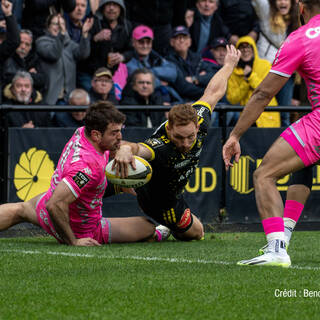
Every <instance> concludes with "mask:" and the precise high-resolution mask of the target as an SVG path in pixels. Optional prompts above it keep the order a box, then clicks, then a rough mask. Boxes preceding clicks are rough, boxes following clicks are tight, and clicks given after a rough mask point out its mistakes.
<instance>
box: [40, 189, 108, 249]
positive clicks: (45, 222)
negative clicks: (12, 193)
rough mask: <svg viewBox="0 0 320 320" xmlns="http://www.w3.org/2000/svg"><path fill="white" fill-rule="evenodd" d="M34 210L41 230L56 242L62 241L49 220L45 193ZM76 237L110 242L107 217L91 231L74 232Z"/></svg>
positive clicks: (101, 242)
mask: <svg viewBox="0 0 320 320" xmlns="http://www.w3.org/2000/svg"><path fill="white" fill-rule="evenodd" d="M36 212H37V218H38V222H39V224H40V226H41V228H42V229H43V230H45V231H46V232H47V233H48V234H50V235H51V236H53V237H55V238H56V239H57V240H58V242H60V243H64V241H63V240H62V239H61V237H60V236H59V234H58V233H57V232H56V230H55V228H54V226H53V223H52V221H51V218H50V215H49V213H48V211H47V210H46V197H45V194H44V195H43V196H42V197H41V198H40V199H39V200H38V202H37V204H36ZM75 236H76V238H78V239H80V238H87V237H90V238H93V239H95V240H97V241H98V242H99V243H100V244H110V243H111V225H110V221H109V220H108V219H107V218H101V220H100V221H99V223H98V224H97V226H96V227H95V228H94V230H93V231H91V232H86V233H77V232H75Z"/></svg>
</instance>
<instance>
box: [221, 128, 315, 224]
mask: <svg viewBox="0 0 320 320" xmlns="http://www.w3.org/2000/svg"><path fill="white" fill-rule="evenodd" d="M230 130H231V129H229V130H228V132H227V134H228V135H229V133H230ZM281 132H282V129H281V128H268V129H262V128H251V129H250V130H248V131H247V132H246V133H245V135H244V136H243V137H242V138H241V140H240V143H241V157H240V160H239V163H238V164H235V165H234V167H233V168H231V169H230V170H229V172H228V174H227V185H226V215H227V216H226V220H227V221H229V222H238V223H248V222H260V217H259V214H258V211H257V207H256V202H255V194H254V188H253V179H252V176H253V172H254V170H255V169H256V168H257V167H258V166H259V165H260V164H261V162H262V158H263V156H264V155H265V153H266V152H267V150H268V149H269V148H270V146H271V145H272V143H273V142H274V141H275V140H276V139H277V138H278V137H279V136H280V134H281ZM289 180H290V175H286V176H285V177H282V178H281V179H280V180H278V181H277V189H278V190H279V191H280V194H281V196H282V198H283V200H284V201H285V196H286V191H287V189H288V185H289ZM319 191H320V167H319V166H315V167H314V169H313V187H312V193H311V196H310V198H309V199H308V201H307V203H306V206H305V209H304V211H303V213H302V215H301V221H308V222H310V221H320V212H319V211H320V208H318V206H317V205H316V204H317V203H319V200H320V192H319Z"/></svg>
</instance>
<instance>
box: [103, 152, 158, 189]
mask: <svg viewBox="0 0 320 320" xmlns="http://www.w3.org/2000/svg"><path fill="white" fill-rule="evenodd" d="M134 158H135V162H136V170H133V168H132V167H131V165H129V166H128V176H127V177H126V178H120V177H119V176H116V170H115V169H112V165H113V162H114V160H111V161H110V162H109V163H108V164H107V166H106V177H107V180H108V181H110V182H112V183H113V184H116V185H118V186H121V187H125V188H138V187H141V186H143V185H144V184H146V183H147V182H148V181H150V179H151V176H152V167H151V165H150V163H149V162H148V161H147V160H145V159H143V158H141V157H138V156H134Z"/></svg>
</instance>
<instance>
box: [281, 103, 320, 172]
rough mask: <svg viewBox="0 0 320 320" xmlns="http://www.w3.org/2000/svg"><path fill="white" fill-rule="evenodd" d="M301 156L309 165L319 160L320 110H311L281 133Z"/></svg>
mask: <svg viewBox="0 0 320 320" xmlns="http://www.w3.org/2000/svg"><path fill="white" fill-rule="evenodd" d="M281 137H282V138H284V139H285V140H286V141H287V142H288V143H289V144H290V146H291V147H292V148H293V149H294V150H295V152H296V153H297V155H298V156H299V157H300V158H301V160H302V161H303V163H304V165H305V166H306V167H307V166H310V165H312V164H314V163H316V162H317V161H319V160H320V110H319V108H317V109H315V110H313V111H312V112H310V113H308V114H307V115H305V116H303V117H302V118H301V119H299V120H298V121H296V122H295V123H293V124H292V125H291V126H289V127H288V128H287V129H286V130H285V131H283V132H282V133H281Z"/></svg>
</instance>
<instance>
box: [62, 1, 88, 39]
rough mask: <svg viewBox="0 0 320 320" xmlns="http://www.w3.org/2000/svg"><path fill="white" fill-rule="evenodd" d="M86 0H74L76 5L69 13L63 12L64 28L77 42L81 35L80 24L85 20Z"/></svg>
mask: <svg viewBox="0 0 320 320" xmlns="http://www.w3.org/2000/svg"><path fill="white" fill-rule="evenodd" d="M86 10H87V0H76V6H75V8H74V10H72V11H71V12H70V13H65V14H64V18H65V21H66V28H67V31H68V33H69V36H70V38H71V39H72V40H73V41H74V42H76V43H79V42H80V40H81V35H82V26H83V24H84V23H85V21H86Z"/></svg>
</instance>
